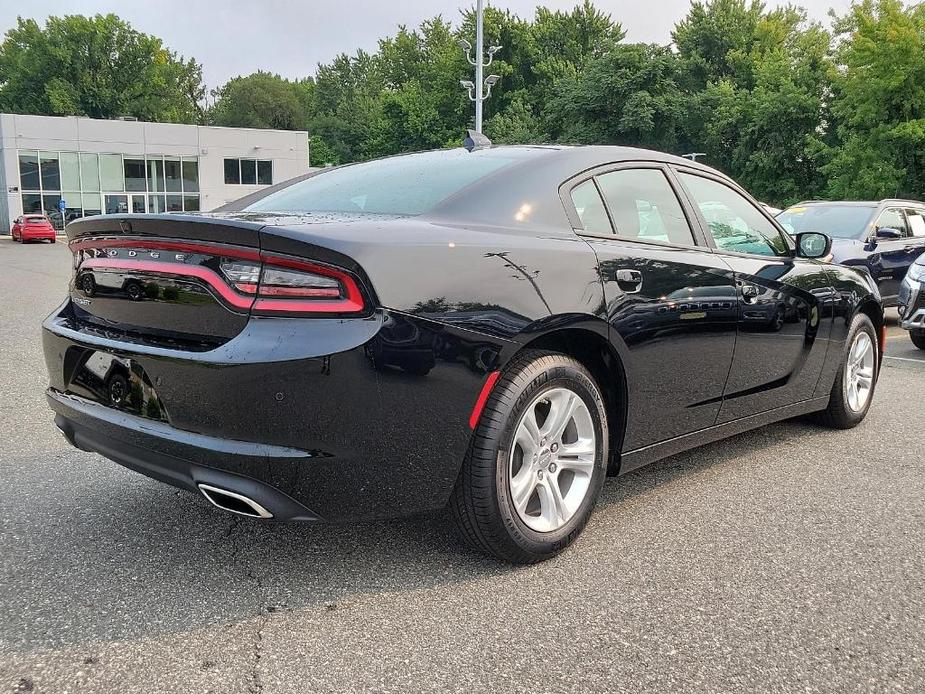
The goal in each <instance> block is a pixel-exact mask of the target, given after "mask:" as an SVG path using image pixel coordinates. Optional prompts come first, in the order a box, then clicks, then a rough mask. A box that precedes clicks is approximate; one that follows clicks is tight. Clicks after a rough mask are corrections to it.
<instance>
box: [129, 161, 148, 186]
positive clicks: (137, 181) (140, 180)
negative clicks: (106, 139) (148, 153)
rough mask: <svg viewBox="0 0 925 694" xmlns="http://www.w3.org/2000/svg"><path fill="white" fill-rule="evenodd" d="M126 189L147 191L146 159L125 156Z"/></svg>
mask: <svg viewBox="0 0 925 694" xmlns="http://www.w3.org/2000/svg"><path fill="white" fill-rule="evenodd" d="M124 161H125V166H124V170H125V189H126V190H127V191H130V192H131V191H141V192H142V193H143V192H145V190H146V189H147V188H146V186H145V160H144V159H129V158H128V157H125V160H124Z"/></svg>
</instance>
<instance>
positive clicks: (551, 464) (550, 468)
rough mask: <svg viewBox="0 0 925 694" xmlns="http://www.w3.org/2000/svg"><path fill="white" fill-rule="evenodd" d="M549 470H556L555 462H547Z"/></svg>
mask: <svg viewBox="0 0 925 694" xmlns="http://www.w3.org/2000/svg"><path fill="white" fill-rule="evenodd" d="M549 471H550V472H555V471H556V464H555V463H550V464H549Z"/></svg>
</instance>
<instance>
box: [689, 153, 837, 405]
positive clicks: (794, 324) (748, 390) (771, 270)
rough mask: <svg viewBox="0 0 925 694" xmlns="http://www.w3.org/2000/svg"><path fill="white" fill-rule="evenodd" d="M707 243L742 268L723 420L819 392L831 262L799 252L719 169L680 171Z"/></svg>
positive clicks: (737, 277)
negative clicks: (796, 254) (827, 264)
mask: <svg viewBox="0 0 925 694" xmlns="http://www.w3.org/2000/svg"><path fill="white" fill-rule="evenodd" d="M678 178H679V180H680V181H681V183H682V184H683V186H684V188H685V190H686V191H687V194H688V196H689V198H690V200H691V202H693V203H694V205H695V206H696V208H697V209H698V210H699V213H700V221H701V224H702V225H703V229H704V232H705V235H706V237H707V242H708V243H709V244H711V245H712V246H713V247H714V248H715V249H716V254H717V255H718V256H719V257H721V258H722V259H723V260H724V261H725V262H726V263H728V264H729V265H730V266H731V267H732V269H733V270H734V271H735V286H736V304H737V307H738V316H737V324H738V335H737V337H736V345H735V356H734V358H733V361H732V369H731V371H730V372H729V379H728V381H727V383H726V388H725V391H724V393H723V406H722V410H721V411H720V414H719V419H718V420H717V422H718V423H723V422H728V421H732V420H735V419H739V418H741V417H748V416H750V415H754V414H758V413H761V412H765V411H768V410H772V409H774V408H777V407H781V406H784V405H789V404H792V403H795V402H799V401H801V400H807V399H809V398H811V397H812V396H813V392H814V390H815V388H816V383H817V382H818V380H819V375H820V373H821V371H822V365H823V361H824V360H825V353H826V347H827V341H828V337H829V331H830V329H831V314H832V305H833V304H832V302H833V301H834V293H833V290H832V288H831V286H830V285H831V282H830V279H829V275H828V273H827V272H826V269H825V265H824V264H822V263H820V262H817V261H811V260H802V259H798V258H794V257H793V254H792V251H791V249H792V242H791V241H790V240H789V238H788V237H787V236H786V235H785V234H784V233H783V231H781V230H780V229H779V228H778V227H777V226H776V225H775V224H774V223H773V222H772V221H771V220H770V219H769V217H768V216H767V214H766V213H765V212H764V211H763V210H761V209H760V208H759V207H758V205H757V203H754V202H753V201H751V200H750V199H748V198H747V197H746V196H744V195H742V194H741V193H740V192H739V191H738V190H737V189H736V188H734V187H733V186H731V185H730V184H729V183H728V182H727V181H725V180H723V179H722V178H720V177H718V176H713V175H711V174H708V173H705V172H702V171H699V170H697V171H694V170H685V169H679V170H678Z"/></svg>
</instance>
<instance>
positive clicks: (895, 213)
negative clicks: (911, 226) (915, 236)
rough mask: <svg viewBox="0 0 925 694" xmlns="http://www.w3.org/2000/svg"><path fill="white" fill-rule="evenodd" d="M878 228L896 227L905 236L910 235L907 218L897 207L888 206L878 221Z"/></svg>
mask: <svg viewBox="0 0 925 694" xmlns="http://www.w3.org/2000/svg"><path fill="white" fill-rule="evenodd" d="M875 226H876V228H877V229H896V231H898V232H899V233H900V234H902V235H903V236H909V230H908V229H907V228H906V218H905V217H904V216H903V212H902V210H900V209H897V208H895V207H890V208H887V209H885V210H884V211H883V213H882V214H881V215H880V217H879V218H878V219H877V223H876V225H875Z"/></svg>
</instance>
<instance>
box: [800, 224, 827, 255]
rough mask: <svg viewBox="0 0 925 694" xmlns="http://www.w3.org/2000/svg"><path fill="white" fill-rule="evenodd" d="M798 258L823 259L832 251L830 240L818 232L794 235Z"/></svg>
mask: <svg viewBox="0 0 925 694" xmlns="http://www.w3.org/2000/svg"><path fill="white" fill-rule="evenodd" d="M796 242H797V257H798V258H811V259H813V258H825V257H826V256H827V255H828V254H829V253H830V252H831V250H832V239H831V238H830V237H829V236H827V235H826V234H820V233H819V232H818V231H804V232H803V233H802V234H797V235H796Z"/></svg>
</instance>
